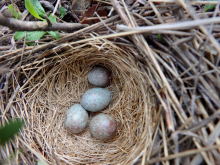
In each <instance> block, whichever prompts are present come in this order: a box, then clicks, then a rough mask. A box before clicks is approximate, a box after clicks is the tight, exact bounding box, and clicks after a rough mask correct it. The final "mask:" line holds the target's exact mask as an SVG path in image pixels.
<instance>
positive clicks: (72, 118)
mask: <svg viewBox="0 0 220 165" xmlns="http://www.w3.org/2000/svg"><path fill="white" fill-rule="evenodd" d="M88 120H89V115H88V112H87V111H86V110H85V109H84V108H83V107H82V106H81V105H80V104H75V105H73V106H72V107H70V108H69V109H68V110H67V112H66V118H65V126H66V128H67V129H68V130H69V131H70V132H72V133H80V132H82V131H83V130H84V129H85V127H86V125H87V124H88Z"/></svg>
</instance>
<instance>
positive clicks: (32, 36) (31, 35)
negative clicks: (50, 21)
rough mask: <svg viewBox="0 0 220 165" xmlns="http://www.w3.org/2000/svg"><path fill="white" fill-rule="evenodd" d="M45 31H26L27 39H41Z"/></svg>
mask: <svg viewBox="0 0 220 165" xmlns="http://www.w3.org/2000/svg"><path fill="white" fill-rule="evenodd" d="M44 34H46V32H44V31H33V32H27V38H26V40H27V41H36V40H39V39H41V38H42V37H43V36H44ZM27 45H34V43H27Z"/></svg>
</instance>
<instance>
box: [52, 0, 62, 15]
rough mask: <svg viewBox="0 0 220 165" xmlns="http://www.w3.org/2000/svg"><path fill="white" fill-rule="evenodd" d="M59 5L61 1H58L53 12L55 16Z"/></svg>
mask: <svg viewBox="0 0 220 165" xmlns="http://www.w3.org/2000/svg"><path fill="white" fill-rule="evenodd" d="M59 4H60V0H58V1H57V3H56V6H55V8H54V11H53V15H54V14H55V13H56V11H57V8H58V5H59Z"/></svg>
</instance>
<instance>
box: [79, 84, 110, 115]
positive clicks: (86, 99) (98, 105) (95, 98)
mask: <svg viewBox="0 0 220 165" xmlns="http://www.w3.org/2000/svg"><path fill="white" fill-rule="evenodd" d="M111 100H112V94H111V92H110V91H109V90H108V89H105V88H92V89H89V90H88V91H86V92H85V93H84V94H83V96H82V99H81V105H82V107H83V108H85V109H86V110H87V111H91V112H97V111H101V110H103V109H104V108H106V107H107V106H108V105H109V103H110V102H111Z"/></svg>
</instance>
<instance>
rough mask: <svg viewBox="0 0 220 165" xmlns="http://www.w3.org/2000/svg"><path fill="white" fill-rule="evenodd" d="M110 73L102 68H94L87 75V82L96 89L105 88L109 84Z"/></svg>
mask: <svg viewBox="0 0 220 165" xmlns="http://www.w3.org/2000/svg"><path fill="white" fill-rule="evenodd" d="M110 76H111V72H110V71H109V70H108V69H106V68H105V67H102V66H96V67H94V68H93V69H92V71H90V72H89V74H88V81H89V83H90V84H92V85H94V86H96V87H107V86H108V85H109V84H110Z"/></svg>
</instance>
